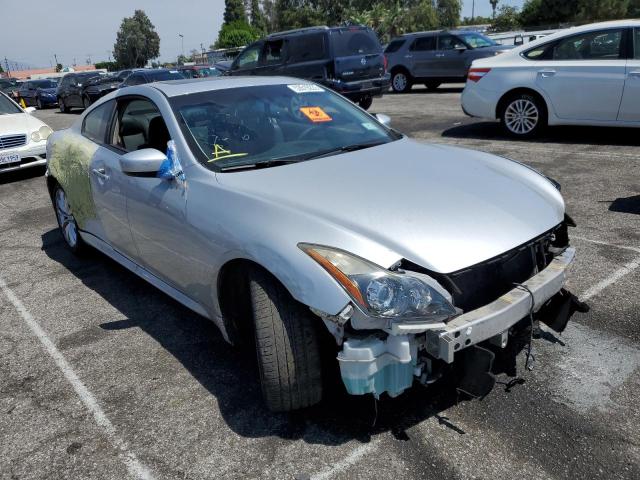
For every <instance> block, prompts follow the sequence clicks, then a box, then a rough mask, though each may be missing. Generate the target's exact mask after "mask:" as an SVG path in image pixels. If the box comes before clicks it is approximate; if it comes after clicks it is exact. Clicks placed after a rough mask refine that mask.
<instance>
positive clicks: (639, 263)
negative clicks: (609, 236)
mask: <svg viewBox="0 0 640 480" xmlns="http://www.w3.org/2000/svg"><path fill="white" fill-rule="evenodd" d="M638 267H640V257H638V258H636V259H634V260H631V261H630V262H628V263H626V264H624V265H623V266H622V267H620V268H619V269H617V270H616V271H615V272H613V273H612V274H611V275H609V276H608V277H607V278H605V279H604V280H602V281H600V282H598V283H596V284H595V285H594V286H592V287H591V288H589V289H588V290H587V291H586V292H584V293H583V294H582V295H580V300H582V301H583V302H584V301H586V300H589V299H590V298H592V297H595V296H596V295H598V294H599V293H600V292H602V291H603V290H604V289H605V288H607V287H608V286H610V285H612V284H614V283H615V282H617V281H618V280H620V279H621V278H622V277H624V276H625V275H628V274H630V273H631V272H633V271H634V270H635V269H636V268H638Z"/></svg>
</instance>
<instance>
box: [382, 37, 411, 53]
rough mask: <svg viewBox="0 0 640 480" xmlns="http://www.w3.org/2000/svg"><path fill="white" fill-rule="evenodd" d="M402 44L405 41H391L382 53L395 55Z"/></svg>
mask: <svg viewBox="0 0 640 480" xmlns="http://www.w3.org/2000/svg"><path fill="white" fill-rule="evenodd" d="M404 42H406V40H404V39H402V40H392V41H391V43H389V45H387V48H385V49H384V53H395V52H397V51H398V50H400V48H401V47H402V45H404Z"/></svg>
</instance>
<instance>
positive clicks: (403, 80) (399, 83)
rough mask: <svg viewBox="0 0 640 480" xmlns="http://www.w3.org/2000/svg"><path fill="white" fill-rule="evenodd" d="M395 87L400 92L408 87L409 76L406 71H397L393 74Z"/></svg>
mask: <svg viewBox="0 0 640 480" xmlns="http://www.w3.org/2000/svg"><path fill="white" fill-rule="evenodd" d="M393 88H394V89H395V90H397V91H399V92H401V91H403V90H404V89H405V88H407V76H406V75H405V74H404V73H396V74H395V75H394V76H393Z"/></svg>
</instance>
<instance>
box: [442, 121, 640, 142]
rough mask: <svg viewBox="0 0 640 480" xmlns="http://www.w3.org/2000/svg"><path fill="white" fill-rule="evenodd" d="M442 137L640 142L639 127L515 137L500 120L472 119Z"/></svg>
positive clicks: (557, 129)
mask: <svg viewBox="0 0 640 480" xmlns="http://www.w3.org/2000/svg"><path fill="white" fill-rule="evenodd" d="M442 136H443V137H449V138H466V139H474V140H496V141H511V142H513V141H520V142H534V143H562V144H576V145H617V146H637V145H639V144H640V138H639V137H638V129H637V128H614V127H568V126H562V127H549V128H548V129H547V130H546V131H545V132H544V133H543V134H542V135H540V136H539V137H537V138H532V139H516V138H513V137H511V136H509V135H507V134H506V133H505V132H504V131H503V130H502V127H501V125H500V123H499V122H497V121H496V122H482V121H472V123H464V124H462V125H456V126H455V127H452V128H449V129H447V130H445V131H444V132H442Z"/></svg>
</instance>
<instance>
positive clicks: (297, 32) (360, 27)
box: [265, 25, 370, 39]
mask: <svg viewBox="0 0 640 480" xmlns="http://www.w3.org/2000/svg"><path fill="white" fill-rule="evenodd" d="M340 30H370V28H369V27H367V26H366V25H346V26H345V25H343V26H341V27H327V26H326V25H321V26H317V27H306V28H295V29H293V30H285V31H283V32H274V33H270V34H269V35H267V36H266V37H265V38H266V39H273V38H278V37H284V36H288V35H303V34H305V33H317V32H335V31H340Z"/></svg>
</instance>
